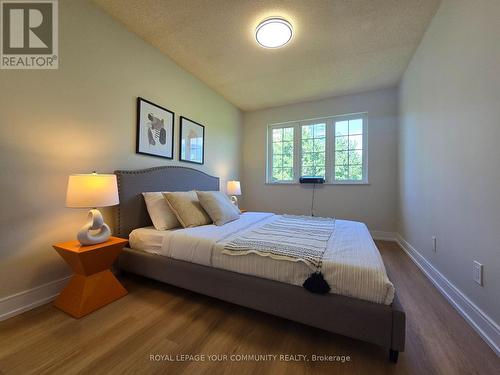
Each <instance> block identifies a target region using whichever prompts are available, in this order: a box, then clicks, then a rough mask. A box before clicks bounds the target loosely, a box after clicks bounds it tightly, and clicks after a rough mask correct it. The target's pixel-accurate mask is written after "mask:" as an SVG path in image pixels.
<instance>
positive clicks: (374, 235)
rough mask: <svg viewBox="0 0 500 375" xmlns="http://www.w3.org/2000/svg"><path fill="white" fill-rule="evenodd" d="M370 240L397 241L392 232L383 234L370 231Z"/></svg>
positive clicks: (382, 232)
mask: <svg viewBox="0 0 500 375" xmlns="http://www.w3.org/2000/svg"><path fill="white" fill-rule="evenodd" d="M370 233H371V235H372V238H373V239H374V240H381V241H397V234H396V233H394V232H384V231H381V230H372V231H370Z"/></svg>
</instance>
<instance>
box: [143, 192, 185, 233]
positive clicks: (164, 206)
mask: <svg viewBox="0 0 500 375" xmlns="http://www.w3.org/2000/svg"><path fill="white" fill-rule="evenodd" d="M142 195H143V196H144V201H145V202H146V207H147V209H148V213H149V217H150V218H151V221H152V222H153V225H154V226H155V228H156V229H157V230H167V229H172V228H177V227H178V226H180V225H181V223H179V220H177V217H176V216H175V214H174V213H173V211H172V210H171V209H170V207H169V206H168V203H167V200H166V199H165V197H164V196H163V193H162V192H160V191H158V192H150V193H142Z"/></svg>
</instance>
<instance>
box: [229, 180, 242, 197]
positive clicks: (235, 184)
mask: <svg viewBox="0 0 500 375" xmlns="http://www.w3.org/2000/svg"><path fill="white" fill-rule="evenodd" d="M226 190H227V194H228V195H241V186H240V182H239V181H228V182H227V189H226Z"/></svg>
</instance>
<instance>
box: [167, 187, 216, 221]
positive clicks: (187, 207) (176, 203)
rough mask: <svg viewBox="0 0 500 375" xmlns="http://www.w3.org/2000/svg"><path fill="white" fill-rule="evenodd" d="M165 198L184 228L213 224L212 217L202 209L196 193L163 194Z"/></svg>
mask: <svg viewBox="0 0 500 375" xmlns="http://www.w3.org/2000/svg"><path fill="white" fill-rule="evenodd" d="M163 196H164V197H165V198H166V200H167V203H168V206H169V207H170V209H171V210H172V211H173V212H174V214H175V216H176V217H177V220H179V222H180V223H181V225H182V226H183V227H184V228H191V227H198V226H200V225H207V224H211V223H212V220H211V219H210V216H208V214H207V213H206V212H205V210H204V209H203V208H202V207H201V205H200V202H199V201H198V196H197V195H196V192H195V191H179V192H173V193H163Z"/></svg>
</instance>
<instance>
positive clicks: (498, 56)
mask: <svg viewBox="0 0 500 375" xmlns="http://www.w3.org/2000/svg"><path fill="white" fill-rule="evenodd" d="M499 19H500V1H493V0H475V1H470V0H445V1H443V3H442V4H441V7H440V9H439V10H438V12H437V14H436V16H435V17H434V19H433V20H432V22H431V24H430V27H429V29H428V30H427V32H426V34H425V36H424V38H423V40H422V43H421V45H420V46H419V48H418V50H417V52H416V53H415V55H414V57H413V59H412V61H411V63H410V65H409V67H408V69H407V71H406V73H405V75H404V78H403V80H402V83H401V87H400V103H401V104H400V116H401V127H400V136H399V145H400V147H399V150H400V151H399V158H400V163H399V175H400V182H399V184H400V199H399V206H400V215H399V216H400V218H399V222H400V228H399V231H400V233H401V235H402V236H403V237H404V238H405V239H406V240H407V241H408V242H409V243H410V244H411V245H412V246H413V247H414V248H415V249H416V250H417V251H419V252H420V253H421V254H422V255H423V256H424V257H425V258H426V259H427V260H428V261H429V262H430V263H431V264H432V265H434V267H436V268H437V269H438V270H439V271H440V272H441V273H442V274H443V275H444V276H445V277H446V278H448V280H449V281H450V282H451V283H453V284H454V285H455V286H456V287H457V288H458V289H460V290H461V291H462V292H463V293H464V294H465V295H466V296H467V297H468V298H469V299H470V300H471V301H472V302H473V303H475V304H476V305H477V306H478V307H479V308H480V309H481V310H482V311H483V312H484V313H485V314H486V315H489V317H490V318H492V319H493V320H495V321H497V322H498V321H500V288H499V287H500V151H499V150H500V22H499ZM433 235H435V236H437V252H436V253H434V252H433V251H432V246H431V244H432V242H431V237H432V236H433ZM473 260H477V261H479V262H481V263H483V264H484V286H479V285H477V284H475V283H474V281H473V279H472V261H473Z"/></svg>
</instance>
